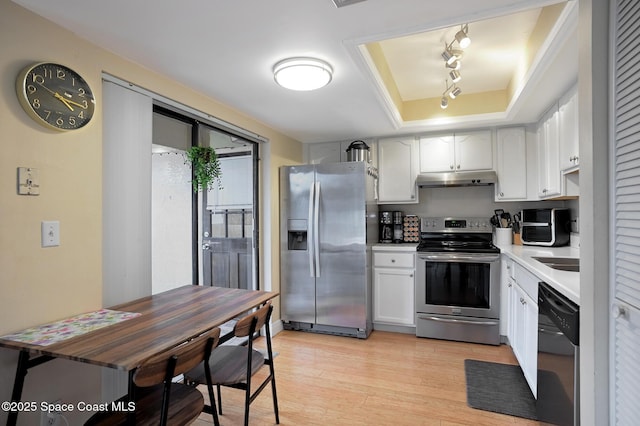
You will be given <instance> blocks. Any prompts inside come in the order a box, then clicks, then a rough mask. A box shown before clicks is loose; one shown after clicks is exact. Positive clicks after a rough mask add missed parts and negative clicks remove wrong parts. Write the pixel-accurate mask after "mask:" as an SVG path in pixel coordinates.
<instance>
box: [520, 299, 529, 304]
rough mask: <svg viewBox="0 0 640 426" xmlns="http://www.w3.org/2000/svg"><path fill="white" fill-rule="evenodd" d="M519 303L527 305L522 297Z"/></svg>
mask: <svg viewBox="0 0 640 426" xmlns="http://www.w3.org/2000/svg"><path fill="white" fill-rule="evenodd" d="M520 303H522V304H523V305H526V304H527V301H526V300H524V298H522V297H521V298H520Z"/></svg>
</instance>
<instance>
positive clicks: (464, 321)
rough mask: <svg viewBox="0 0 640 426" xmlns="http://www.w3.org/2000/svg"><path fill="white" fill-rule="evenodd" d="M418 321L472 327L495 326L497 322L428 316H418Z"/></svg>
mask: <svg viewBox="0 0 640 426" xmlns="http://www.w3.org/2000/svg"><path fill="white" fill-rule="evenodd" d="M418 318H419V319H423V320H430V321H437V322H451V323H456V324H474V325H496V324H498V322H497V321H475V320H463V319H455V318H441V317H434V316H430V315H418Z"/></svg>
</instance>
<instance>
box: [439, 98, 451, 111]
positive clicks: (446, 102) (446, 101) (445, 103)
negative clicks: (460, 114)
mask: <svg viewBox="0 0 640 426" xmlns="http://www.w3.org/2000/svg"><path fill="white" fill-rule="evenodd" d="M448 106H449V99H447V97H446V96H442V99H440V108H442V109H447V107H448Z"/></svg>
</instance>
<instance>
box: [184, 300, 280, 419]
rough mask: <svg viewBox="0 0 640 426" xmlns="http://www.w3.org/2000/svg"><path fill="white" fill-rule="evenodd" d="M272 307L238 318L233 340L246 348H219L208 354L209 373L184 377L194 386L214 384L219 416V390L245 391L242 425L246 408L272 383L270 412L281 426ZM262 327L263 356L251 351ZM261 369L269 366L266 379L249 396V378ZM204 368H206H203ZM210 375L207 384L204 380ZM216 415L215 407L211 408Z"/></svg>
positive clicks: (198, 369)
mask: <svg viewBox="0 0 640 426" xmlns="http://www.w3.org/2000/svg"><path fill="white" fill-rule="evenodd" d="M272 311H273V306H271V303H270V302H267V303H266V304H265V305H263V306H262V307H261V308H259V309H257V310H256V311H255V312H252V313H250V314H248V315H246V316H245V317H243V318H241V319H240V320H239V321H238V322H237V323H236V325H235V327H234V329H233V334H234V336H235V337H246V338H247V342H246V345H241V346H237V345H235V346H234V345H220V346H218V347H217V348H216V349H215V350H214V351H213V352H212V354H211V358H210V360H209V367H210V368H209V370H210V372H209V373H208V372H207V371H206V368H204V367H203V366H202V365H199V366H197V367H196V368H194V369H193V370H191V371H190V372H188V373H186V374H185V379H186V380H187V381H194V382H196V383H207V382H209V383H211V384H215V385H216V388H217V391H218V410H219V411H218V412H219V414H221V415H222V397H221V394H220V387H221V386H228V387H232V388H236V389H242V390H244V391H245V405H244V424H245V426H247V425H248V424H249V405H250V404H251V403H252V402H253V401H254V400H255V398H256V397H257V396H258V394H260V392H262V390H263V389H264V388H265V387H266V386H267V385H268V384H269V383H271V392H272V396H273V410H274V413H275V417H276V424H279V423H280V416H279V414H278V397H277V394H276V379H275V374H274V369H273V351H272V348H271V330H270V327H269V320H270V318H271V312H272ZM263 326H264V327H265V331H266V336H265V337H266V341H267V353H266V356H265V355H264V354H263V353H261V352H259V351H257V350H255V349H254V348H253V342H254V337H255V335H256V333H257V332H258V331H259V330H260V329H261V328H262V327H263ZM264 365H268V366H269V375H268V376H267V377H266V378H265V379H264V380H263V381H262V382H261V383H260V384H259V385H258V386H257V388H256V390H255V391H254V392H253V393H251V386H252V383H251V378H252V376H253V375H255V374H256V373H257V372H258V371H259V370H260V369H261V368H262V367H263V366H264ZM205 367H206V366H205ZM209 374H210V376H209V377H210V380H209V381H208V380H207V376H208V375H209ZM211 408H212V411H215V406H214V405H212V406H211Z"/></svg>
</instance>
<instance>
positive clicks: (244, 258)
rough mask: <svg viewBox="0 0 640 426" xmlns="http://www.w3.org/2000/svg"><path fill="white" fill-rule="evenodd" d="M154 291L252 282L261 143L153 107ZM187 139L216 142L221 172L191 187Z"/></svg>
mask: <svg viewBox="0 0 640 426" xmlns="http://www.w3.org/2000/svg"><path fill="white" fill-rule="evenodd" d="M153 141H154V143H153V152H152V168H153V173H152V187H153V189H152V212H153V214H152V258H153V261H152V270H153V272H152V281H153V292H154V293H157V292H159V291H164V290H167V289H169V288H173V287H178V286H181V285H185V284H189V283H193V284H200V285H206V286H218V287H231V288H245V289H257V288H259V283H258V256H257V247H258V243H257V235H258V229H257V224H258V219H257V213H258V211H257V200H258V189H257V188H258V180H257V176H258V145H257V143H255V142H251V141H247V140H244V139H242V138H240V137H237V136H235V135H233V134H230V133H228V132H225V131H223V130H220V129H217V128H215V127H214V126H212V125H209V124H206V123H202V122H201V121H199V120H195V119H193V118H191V117H189V116H187V115H183V114H180V112H176V111H172V110H167V109H164V108H161V107H157V106H156V107H154V134H153ZM191 146H208V147H212V148H214V149H215V151H216V153H217V155H218V157H219V159H220V164H221V171H222V174H221V179H220V181H219V182H217V183H216V184H214V187H213V188H212V189H210V190H209V191H200V192H198V193H194V192H193V190H192V186H191V179H192V171H191V168H190V165H189V164H188V163H187V162H186V161H185V158H186V157H185V151H186V150H187V149H189V147H191Z"/></svg>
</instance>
